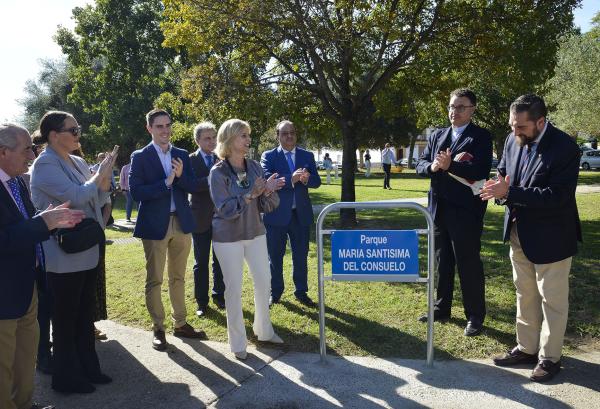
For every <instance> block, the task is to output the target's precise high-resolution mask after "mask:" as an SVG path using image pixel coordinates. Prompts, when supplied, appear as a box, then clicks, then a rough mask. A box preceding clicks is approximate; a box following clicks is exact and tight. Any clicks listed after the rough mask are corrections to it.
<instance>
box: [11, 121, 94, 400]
mask: <svg viewBox="0 0 600 409" xmlns="http://www.w3.org/2000/svg"><path fill="white" fill-rule="evenodd" d="M33 159H34V154H33V150H32V146H31V138H30V136H29V133H28V132H27V130H26V129H25V128H22V127H20V126H18V125H12V124H4V125H0V179H1V181H2V183H1V185H2V186H0V265H1V266H2V274H1V275H0V408H3V409H15V408H40V406H39V405H37V404H32V402H31V400H32V396H33V375H34V371H35V360H36V351H37V345H38V338H39V327H38V323H37V303H38V300H37V290H36V286H37V285H42V286H44V285H45V280H44V255H43V250H42V246H41V245H40V243H41V242H42V241H45V240H47V239H48V238H49V237H50V230H53V229H55V228H62V227H73V226H74V225H76V224H77V223H79V222H80V221H81V220H82V218H83V216H84V215H83V212H82V211H79V210H70V209H68V208H67V207H68V203H66V204H63V205H61V206H58V207H56V208H54V209H52V208H49V209H47V210H45V211H43V212H41V213H39V214H38V215H35V208H34V207H33V204H32V203H31V199H30V197H29V191H28V190H27V187H26V185H25V182H24V181H23V179H21V177H20V176H19V175H22V174H23V173H25V172H27V167H28V163H29V162H30V161H31V160H33ZM51 407H52V406H48V407H47V408H51Z"/></svg>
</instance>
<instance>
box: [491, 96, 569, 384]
mask: <svg viewBox="0 0 600 409" xmlns="http://www.w3.org/2000/svg"><path fill="white" fill-rule="evenodd" d="M546 115H547V109H546V104H545V103H544V100H543V99H542V98H540V97H539V96H537V95H533V94H529V95H523V96H520V97H519V98H517V99H516V100H515V101H514V102H513V103H512V105H511V106H510V119H509V124H510V126H511V128H512V133H511V134H510V135H508V138H507V139H506V143H505V145H504V154H503V155H502V160H501V161H500V164H499V165H498V179H497V180H496V181H493V180H489V181H488V182H486V185H485V186H484V188H483V189H482V193H481V198H482V199H484V200H489V199H496V200H497V202H498V203H499V204H504V205H506V211H505V215H504V241H505V242H506V241H510V260H511V262H512V267H513V280H514V283H515V287H516V290H517V325H516V329H517V346H515V347H514V348H513V349H512V350H510V351H508V352H507V353H506V354H504V355H501V356H497V357H495V358H494V363H495V364H496V365H499V366H511V365H517V364H525V363H529V364H532V365H533V364H537V365H536V366H535V368H534V369H533V372H532V373H531V375H530V379H531V380H533V381H536V382H545V381H549V380H550V379H552V378H553V377H554V376H555V375H556V374H557V373H558V371H559V370H560V357H561V354H562V352H561V351H562V345H563V341H564V335H565V330H566V327H567V316H568V313H569V272H570V271H571V262H572V259H573V255H574V254H575V253H576V252H577V241H581V225H580V222H579V215H578V212H577V203H576V201H575V189H576V187H577V178H578V175H579V157H580V151H579V148H578V146H577V144H576V143H575V141H574V140H573V138H571V137H570V136H569V135H567V134H566V133H564V132H562V131H561V130H559V129H557V128H555V127H554V126H552V124H550V123H549V122H548V121H547V120H546Z"/></svg>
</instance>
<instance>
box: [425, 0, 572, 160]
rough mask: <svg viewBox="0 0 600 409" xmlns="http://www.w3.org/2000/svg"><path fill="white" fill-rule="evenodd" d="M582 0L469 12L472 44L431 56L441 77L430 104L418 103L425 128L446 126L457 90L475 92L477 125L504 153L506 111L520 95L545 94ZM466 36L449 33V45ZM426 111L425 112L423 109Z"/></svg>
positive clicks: (513, 1)
mask: <svg viewBox="0 0 600 409" xmlns="http://www.w3.org/2000/svg"><path fill="white" fill-rule="evenodd" d="M579 3H580V1H579V0H559V1H551V2H549V1H542V2H523V1H520V0H507V1H497V2H489V4H488V5H487V7H485V8H480V9H472V10H471V11H470V12H469V13H470V14H471V16H472V18H474V19H476V21H477V22H478V25H475V26H473V27H472V29H473V32H472V35H473V38H474V42H473V43H472V44H471V45H470V46H468V47H467V48H466V49H465V50H464V52H463V53H461V54H458V55H456V54H455V53H454V50H453V49H452V48H451V47H445V46H442V47H440V48H438V49H436V50H435V52H433V53H431V54H430V56H431V57H432V59H431V60H429V64H427V66H429V67H431V66H433V67H437V68H434V69H436V70H439V71H440V72H441V73H442V75H441V76H440V77H439V78H438V80H437V81H435V82H434V83H433V84H427V85H426V87H428V88H430V89H431V88H432V85H433V87H434V88H433V89H431V98H430V100H429V101H428V100H425V101H423V102H421V103H419V104H418V106H419V111H420V112H419V117H420V121H419V122H420V123H421V124H422V125H440V124H441V122H437V123H436V121H439V120H440V119H441V120H443V123H446V122H447V119H446V118H447V113H446V110H445V106H446V105H447V104H448V96H449V94H450V92H451V91H452V90H453V89H455V88H459V87H460V88H462V87H468V88H471V89H472V90H473V91H474V92H475V94H476V95H477V98H478V103H477V111H476V114H475V117H474V118H475V121H476V122H478V123H479V124H480V125H481V126H484V127H485V128H487V129H488V130H490V132H491V133H492V135H493V136H494V138H495V144H496V153H497V154H498V155H499V157H500V155H501V153H502V148H503V145H504V139H505V137H506V135H507V134H508V132H509V131H510V129H509V128H508V125H507V123H508V108H509V106H510V104H511V102H512V101H513V100H514V99H515V98H516V97H518V96H519V95H522V94H525V93H530V92H537V93H540V94H544V92H545V83H546V81H547V80H548V79H549V78H550V77H551V76H552V75H553V72H554V67H555V65H556V51H557V49H558V46H559V41H560V38H561V37H562V36H564V35H565V34H566V33H569V32H572V30H573V9H574V7H576V6H577V5H578V4H579ZM464 35H465V33H464V32H463V31H461V30H456V31H452V32H449V33H447V39H446V41H447V43H450V44H452V43H460V42H461V41H463V36H464ZM423 110H424V111H423Z"/></svg>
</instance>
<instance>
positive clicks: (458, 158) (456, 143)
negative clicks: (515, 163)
mask: <svg viewBox="0 0 600 409" xmlns="http://www.w3.org/2000/svg"><path fill="white" fill-rule="evenodd" d="M476 105H477V98H476V96H475V94H474V93H473V92H472V91H471V90H468V89H457V90H454V91H452V93H451V94H450V105H449V106H448V117H449V119H450V122H451V124H452V126H450V127H448V128H442V129H438V130H436V131H435V132H433V133H432V134H431V136H430V138H429V142H428V144H427V147H426V148H425V150H424V151H423V154H422V155H421V157H420V158H419V162H418V163H417V174H419V175H421V176H426V177H429V178H431V188H430V189H429V211H430V212H431V215H432V216H433V219H434V230H435V231H434V234H435V252H436V265H437V274H438V278H439V280H438V286H437V300H436V303H435V310H434V320H436V321H442V320H447V319H449V318H450V313H451V307H452V298H453V293H454V274H455V268H456V269H458V275H459V278H460V287H461V291H462V296H463V307H464V312H465V317H466V318H467V326H466V327H465V331H464V334H465V335H466V336H475V335H478V334H479V333H481V331H482V329H483V321H484V318H485V313H486V311H485V281H484V275H483V263H482V262H481V258H480V256H479V253H480V251H481V233H482V231H483V216H484V215H485V210H486V207H487V206H486V205H487V204H486V202H482V201H481V200H480V199H479V196H478V195H477V193H475V194H474V193H473V190H472V189H471V188H470V187H469V186H467V185H466V184H464V183H461V182H460V181H458V180H457V179H456V178H455V177H460V178H462V179H463V180H464V181H467V180H468V181H478V180H481V179H487V178H488V176H489V173H490V169H491V167H492V136H491V135H490V133H489V132H488V131H487V130H485V129H483V128H480V127H478V126H477V125H475V124H473V123H472V122H471V117H472V116H473V113H474V112H475V109H476ZM453 176H454V177H453ZM419 320H420V321H422V322H426V321H427V314H424V315H422V316H421V317H419Z"/></svg>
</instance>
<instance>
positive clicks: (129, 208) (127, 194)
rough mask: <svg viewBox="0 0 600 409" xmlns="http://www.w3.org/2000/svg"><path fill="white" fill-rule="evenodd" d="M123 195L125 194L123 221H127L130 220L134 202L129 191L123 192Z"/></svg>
mask: <svg viewBox="0 0 600 409" xmlns="http://www.w3.org/2000/svg"><path fill="white" fill-rule="evenodd" d="M123 193H125V219H127V220H129V219H131V212H132V211H133V205H134V204H135V201H134V200H133V196H131V192H130V191H129V190H125V191H123Z"/></svg>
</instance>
